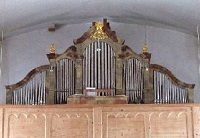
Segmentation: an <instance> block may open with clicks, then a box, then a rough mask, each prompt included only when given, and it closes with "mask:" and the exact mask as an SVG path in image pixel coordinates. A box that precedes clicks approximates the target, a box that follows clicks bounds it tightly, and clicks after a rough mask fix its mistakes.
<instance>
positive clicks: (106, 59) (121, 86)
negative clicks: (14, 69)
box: [6, 19, 194, 105]
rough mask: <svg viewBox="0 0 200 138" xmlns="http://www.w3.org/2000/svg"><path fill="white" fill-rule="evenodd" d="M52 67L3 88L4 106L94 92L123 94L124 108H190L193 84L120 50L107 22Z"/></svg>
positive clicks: (51, 57)
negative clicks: (143, 105)
mask: <svg viewBox="0 0 200 138" xmlns="http://www.w3.org/2000/svg"><path fill="white" fill-rule="evenodd" d="M47 57H48V59H49V62H50V64H49V65H43V66H40V67H37V68H35V69H33V70H32V71H30V72H29V73H28V75H27V76H26V77H25V78H24V79H23V80H21V81H20V82H18V83H16V84H12V85H7V86H6V89H7V96H6V98H7V99H6V103H7V104H23V105H24V104H31V105H32V104H65V103H67V98H68V97H70V96H72V95H80V94H83V93H84V92H86V91H87V88H95V92H96V96H104V97H113V98H114V97H116V96H117V95H126V96H127V103H130V104H132V103H147V104H148V103H159V104H160V103H162V104H170V103H192V102H193V89H194V84H186V83H184V82H181V81H180V80H178V79H177V78H176V77H175V76H174V75H173V74H172V73H171V72H170V71H169V70H168V69H166V68H165V67H162V66H160V65H157V64H150V58H151V54H150V53H148V51H147V49H146V47H144V48H143V53H142V54H137V53H135V52H134V51H133V50H132V49H131V48H130V47H128V46H126V45H124V40H122V39H120V38H118V37H117V36H116V33H115V32H114V31H111V28H110V26H109V23H108V22H107V20H106V19H104V20H103V22H95V23H93V24H92V26H91V27H90V29H89V30H88V31H87V32H85V33H84V34H83V35H82V36H81V37H80V38H78V39H76V40H74V45H73V46H71V47H69V48H68V49H67V50H66V51H65V52H64V53H62V54H56V53H55V49H54V47H53V46H52V47H51V53H49V54H47Z"/></svg>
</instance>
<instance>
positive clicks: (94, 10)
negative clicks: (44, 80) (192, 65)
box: [0, 0, 200, 38]
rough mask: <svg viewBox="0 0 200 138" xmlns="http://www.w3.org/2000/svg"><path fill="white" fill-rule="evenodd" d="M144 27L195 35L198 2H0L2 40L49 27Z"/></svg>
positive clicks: (55, 0)
mask: <svg viewBox="0 0 200 138" xmlns="http://www.w3.org/2000/svg"><path fill="white" fill-rule="evenodd" d="M103 18H107V19H108V21H109V22H117V23H127V24H143V25H144V24H147V25H151V26H156V27H163V28H168V29H173V30H177V31H181V32H184V33H188V34H192V35H196V34H197V25H198V24H199V26H200V0H48V1H47V0H0V24H1V30H3V34H4V38H6V37H9V36H13V35H17V34H20V33H24V32H28V31H31V30H35V29H40V28H45V27H46V28H48V26H49V25H51V24H54V23H55V24H57V25H67V24H80V23H91V22H93V21H97V20H102V19H103Z"/></svg>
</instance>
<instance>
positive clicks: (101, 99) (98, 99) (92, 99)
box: [67, 95, 127, 104]
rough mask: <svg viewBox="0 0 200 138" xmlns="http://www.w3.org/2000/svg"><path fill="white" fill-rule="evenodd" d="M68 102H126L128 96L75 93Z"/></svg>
mask: <svg viewBox="0 0 200 138" xmlns="http://www.w3.org/2000/svg"><path fill="white" fill-rule="evenodd" d="M67 103H68V104H126V103H127V96H124V95H116V96H114V97H113V96H95V97H93V96H89V97H86V96H82V95H74V96H70V97H68V98H67Z"/></svg>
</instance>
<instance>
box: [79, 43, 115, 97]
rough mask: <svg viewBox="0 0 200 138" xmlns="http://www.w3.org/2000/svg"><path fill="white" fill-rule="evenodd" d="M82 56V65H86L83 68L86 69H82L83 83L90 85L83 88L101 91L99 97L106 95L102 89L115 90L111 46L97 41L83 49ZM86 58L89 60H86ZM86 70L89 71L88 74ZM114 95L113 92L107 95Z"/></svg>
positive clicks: (113, 56)
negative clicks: (93, 88)
mask: <svg viewBox="0 0 200 138" xmlns="http://www.w3.org/2000/svg"><path fill="white" fill-rule="evenodd" d="M90 51H92V52H90ZM84 56H85V58H84V61H83V63H84V64H87V65H85V66H84V67H86V68H84V69H83V75H84V78H85V82H88V81H89V82H90V83H91V84H89V83H86V84H85V85H84V88H86V87H95V88H96V89H99V90H101V91H100V95H102V96H104V95H105V96H106V95H108V93H107V92H105V91H103V89H115V77H114V73H115V53H114V51H113V50H112V48H111V46H109V45H108V44H106V43H105V42H102V41H100V40H97V41H96V42H93V43H91V44H90V45H89V46H88V47H87V48H86V49H85V51H84ZM91 57H92V58H91ZM88 58H89V60H87V59H88ZM88 64H89V65H88ZM90 65H91V66H90ZM88 70H90V71H89V72H88ZM111 70H112V71H111ZM114 93H115V90H113V91H112V94H109V95H115V94H114Z"/></svg>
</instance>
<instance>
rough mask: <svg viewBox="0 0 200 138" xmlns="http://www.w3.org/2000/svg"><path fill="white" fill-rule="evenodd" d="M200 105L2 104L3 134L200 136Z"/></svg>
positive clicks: (20, 137)
mask: <svg viewBox="0 0 200 138" xmlns="http://www.w3.org/2000/svg"><path fill="white" fill-rule="evenodd" d="M199 124H200V105H199V104H182V105H180V104H179V105H151V104H149V105H144V104H143V105H141V104H140V105H111V104H110V105H93V106H90V105H59V106H58V105H53V106H11V105H6V106H0V138H25V137H26V138H27V137H37V138H66V137H69V138H80V137H81V138H131V137H137V138H175V137H177V138H200V125H199Z"/></svg>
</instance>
